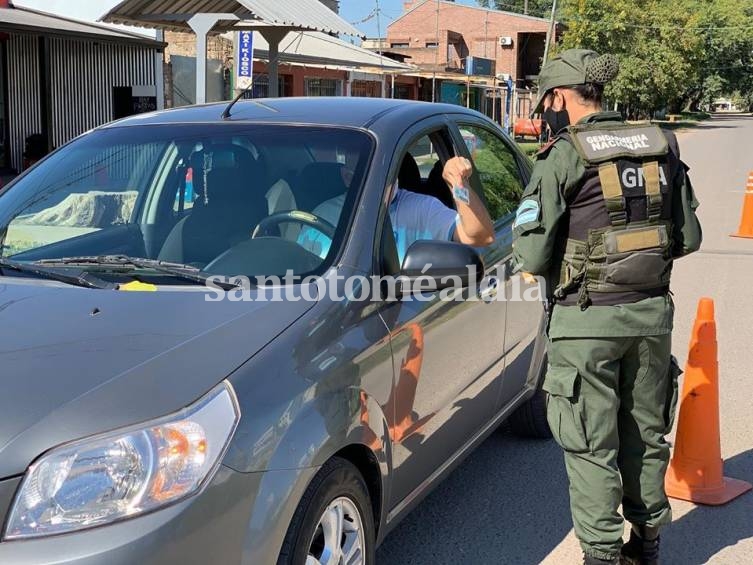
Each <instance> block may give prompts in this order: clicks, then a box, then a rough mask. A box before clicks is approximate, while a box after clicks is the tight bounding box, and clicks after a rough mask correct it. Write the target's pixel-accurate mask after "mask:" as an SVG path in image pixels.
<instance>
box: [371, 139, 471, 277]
mask: <svg viewBox="0 0 753 565" xmlns="http://www.w3.org/2000/svg"><path fill="white" fill-rule="evenodd" d="M452 154H453V149H452V144H451V142H450V138H449V132H448V131H447V130H446V129H444V128H440V129H437V130H434V131H431V132H429V133H426V134H424V135H421V136H419V137H418V138H416V139H415V141H413V142H411V143H410V145H409V146H408V148H407V150H403V151H401V152H400V153H399V154H396V155H395V157H396V159H397V162H398V163H400V165H399V169H398V178H397V179H392V182H391V184H390V190H391V191H392V192H391V195H392V200H391V203H390V205H389V210H388V212H389V213H388V217H387V218H385V222H387V220H389V222H387V225H386V226H385V229H384V231H383V235H382V238H383V240H382V243H381V245H380V248H379V254H380V255H381V257H380V260H379V262H380V263H381V270H382V272H385V273H390V274H394V273H395V272H396V269H397V268H398V267H399V264H400V263H401V262H402V260H403V259H404V257H405V254H406V252H407V250H408V248H409V247H410V246H411V244H412V243H414V242H416V241H419V240H445V241H449V240H452V237H453V234H454V229H455V223H456V219H457V212H456V211H455V207H454V206H455V205H454V201H453V198H452V194H451V192H450V189H449V187H448V186H447V184H446V183H445V181H444V179H443V178H442V171H443V167H444V162H445V161H446V159H447V158H449V157H450V156H452ZM395 180H396V181H397V182H395Z"/></svg>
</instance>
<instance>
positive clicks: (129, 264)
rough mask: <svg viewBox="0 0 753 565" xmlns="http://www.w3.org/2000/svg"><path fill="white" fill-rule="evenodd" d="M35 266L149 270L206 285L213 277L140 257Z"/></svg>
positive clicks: (48, 262) (107, 257)
mask: <svg viewBox="0 0 753 565" xmlns="http://www.w3.org/2000/svg"><path fill="white" fill-rule="evenodd" d="M35 264H37V265H100V266H104V267H116V268H118V269H128V270H132V269H149V270H152V271H157V272H158V273H164V274H166V275H170V276H172V277H174V278H176V279H180V280H184V281H188V282H193V283H196V284H200V285H206V284H207V281H208V280H209V278H210V277H212V276H213V275H210V274H209V273H205V272H204V271H202V270H201V269H199V268H197V267H193V266H191V265H184V264H182V263H170V262H168V261H159V260H156V259H144V258H142V257H130V256H128V255H98V256H89V257H63V258H62V259H43V260H41V261H37V262H36V263H35ZM212 283H213V284H214V285H215V286H218V287H219V288H221V289H222V290H233V289H236V288H238V286H239V285H237V284H234V283H231V282H228V281H225V280H219V281H218V280H216V279H214V280H213V281H212Z"/></svg>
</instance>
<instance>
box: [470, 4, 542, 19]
mask: <svg viewBox="0 0 753 565" xmlns="http://www.w3.org/2000/svg"><path fill="white" fill-rule="evenodd" d="M476 2H478V4H479V6H482V7H484V8H494V9H496V10H503V11H505V12H517V13H518V14H523V13H525V4H526V3H525V0H476ZM551 10H552V0H528V14H529V15H531V16H536V17H544V16H547V17H548V16H549V14H550V13H551Z"/></svg>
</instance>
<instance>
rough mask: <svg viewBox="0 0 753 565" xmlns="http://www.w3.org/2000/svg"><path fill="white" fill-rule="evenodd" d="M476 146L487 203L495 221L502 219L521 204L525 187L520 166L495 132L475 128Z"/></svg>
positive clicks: (478, 168) (475, 157)
mask: <svg viewBox="0 0 753 565" xmlns="http://www.w3.org/2000/svg"><path fill="white" fill-rule="evenodd" d="M472 133H473V135H474V136H475V147H474V148H473V151H472V154H473V163H474V164H475V166H476V170H477V171H478V174H479V180H480V181H481V186H482V187H483V190H484V195H483V196H484V201H485V203H486V208H487V210H488V211H489V215H490V216H491V217H492V219H498V218H502V217H504V216H505V215H507V214H509V213H510V212H512V211H513V210H515V208H516V207H517V205H518V202H519V201H520V197H521V195H522V194H523V186H522V185H521V184H520V180H519V178H518V164H517V163H516V162H515V157H514V155H513V154H512V153H511V152H510V150H509V149H508V148H507V147H505V145H504V143H503V142H502V141H500V140H499V138H497V137H496V136H495V135H493V134H492V133H490V132H488V131H486V130H484V129H480V128H473V132H472Z"/></svg>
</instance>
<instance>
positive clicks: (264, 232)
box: [251, 210, 335, 239]
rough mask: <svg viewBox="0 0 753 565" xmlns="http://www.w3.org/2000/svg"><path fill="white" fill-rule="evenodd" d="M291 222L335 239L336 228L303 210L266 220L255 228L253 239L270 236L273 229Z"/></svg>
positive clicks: (291, 211) (268, 217)
mask: <svg viewBox="0 0 753 565" xmlns="http://www.w3.org/2000/svg"><path fill="white" fill-rule="evenodd" d="M291 222H292V223H296V224H303V225H304V226H308V227H310V228H313V229H315V230H316V231H318V232H320V233H323V234H324V235H326V236H327V237H328V238H330V239H334V237H335V226H333V225H332V224H330V223H329V222H328V221H326V220H323V219H322V218H320V217H319V216H317V215H315V214H312V213H310V212H304V211H303V210H289V211H287V212H278V213H276V214H272V215H271V216H267V217H266V218H264V219H263V220H262V221H261V222H259V225H258V226H256V228H254V232H253V233H252V234H251V239H254V238H257V237H264V236H268V235H270V232H271V230H272V228H276V227H277V226H279V225H280V224H287V223H291Z"/></svg>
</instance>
